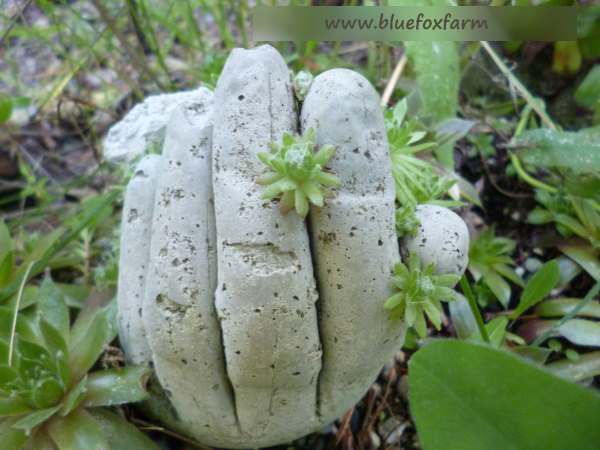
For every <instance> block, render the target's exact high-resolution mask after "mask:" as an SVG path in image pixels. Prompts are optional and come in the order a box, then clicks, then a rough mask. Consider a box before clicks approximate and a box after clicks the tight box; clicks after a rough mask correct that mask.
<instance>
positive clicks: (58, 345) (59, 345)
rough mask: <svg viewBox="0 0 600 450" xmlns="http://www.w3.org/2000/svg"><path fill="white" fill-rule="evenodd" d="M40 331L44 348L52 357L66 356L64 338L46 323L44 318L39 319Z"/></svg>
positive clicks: (66, 350)
mask: <svg viewBox="0 0 600 450" xmlns="http://www.w3.org/2000/svg"><path fill="white" fill-rule="evenodd" d="M40 330H41V332H42V336H44V342H45V343H46V348H47V349H48V351H49V352H50V354H51V355H52V356H53V357H57V355H59V354H61V355H67V354H68V349H67V342H66V341H65V339H64V336H63V335H61V333H60V332H59V331H58V330H57V329H56V328H55V327H54V326H53V325H51V324H50V323H48V322H47V321H46V319H45V318H44V317H40Z"/></svg>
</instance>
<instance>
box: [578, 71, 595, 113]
mask: <svg viewBox="0 0 600 450" xmlns="http://www.w3.org/2000/svg"><path fill="white" fill-rule="evenodd" d="M575 101H576V102H577V103H578V104H580V105H581V106H585V107H587V108H595V107H596V106H597V105H598V104H599V102H600V64H596V65H595V66H594V67H592V70H590V71H589V72H588V74H587V75H586V76H585V78H584V79H583V81H582V82H581V84H580V85H579V86H578V87H577V90H576V91H575Z"/></svg>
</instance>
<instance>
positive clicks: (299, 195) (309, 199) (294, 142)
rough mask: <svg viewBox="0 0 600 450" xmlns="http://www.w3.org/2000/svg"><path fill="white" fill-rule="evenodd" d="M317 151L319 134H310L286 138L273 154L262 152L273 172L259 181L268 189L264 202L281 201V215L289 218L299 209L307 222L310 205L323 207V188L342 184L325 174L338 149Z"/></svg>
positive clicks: (329, 147) (324, 147)
mask: <svg viewBox="0 0 600 450" xmlns="http://www.w3.org/2000/svg"><path fill="white" fill-rule="evenodd" d="M314 150H315V132H314V130H312V129H311V130H308V131H307V132H306V133H304V135H302V136H292V135H290V134H284V135H283V140H282V143H281V145H279V144H276V143H271V152H261V153H259V155H258V157H259V158H260V160H261V161H262V162H263V163H265V164H266V165H267V166H269V169H271V170H270V171H269V172H268V173H266V174H265V175H263V176H261V177H260V178H259V179H258V180H257V181H258V183H259V184H262V185H265V186H267V187H266V188H265V190H264V191H263V193H262V195H261V198H263V199H265V200H271V199H273V198H279V201H280V206H281V211H282V212H283V213H284V214H287V213H288V212H289V211H291V210H292V209H295V210H296V212H297V213H298V215H299V216H300V217H302V218H305V217H306V215H307V214H308V211H309V203H312V204H313V205H315V206H318V207H322V206H323V202H324V196H325V194H324V191H323V186H337V185H339V183H340V180H339V179H338V178H337V177H336V176H335V175H333V174H331V173H329V172H326V171H325V170H324V167H325V164H327V162H328V161H329V160H330V159H331V157H332V156H333V153H334V152H335V148H334V147H333V146H332V145H323V146H321V147H320V148H319V149H318V151H317V152H315V151H314Z"/></svg>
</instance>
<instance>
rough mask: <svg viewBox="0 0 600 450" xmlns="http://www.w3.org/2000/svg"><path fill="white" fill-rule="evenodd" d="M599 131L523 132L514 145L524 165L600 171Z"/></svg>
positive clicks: (586, 171)
mask: <svg viewBox="0 0 600 450" xmlns="http://www.w3.org/2000/svg"><path fill="white" fill-rule="evenodd" d="M599 133H600V131H595V130H594V129H588V131H585V130H580V131H577V132H575V131H554V130H550V129H547V128H536V129H533V130H527V131H524V132H523V133H521V134H520V135H519V137H518V138H517V139H515V141H514V142H513V143H512V144H511V146H513V147H517V148H519V149H520V150H519V151H518V155H519V157H520V158H521V159H522V161H523V162H524V163H525V164H529V165H532V166H535V167H540V168H546V169H566V170H570V171H572V172H574V173H576V174H586V173H591V174H594V173H595V174H598V173H600V140H599V139H598V134H599Z"/></svg>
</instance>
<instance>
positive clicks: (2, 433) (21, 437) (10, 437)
mask: <svg viewBox="0 0 600 450" xmlns="http://www.w3.org/2000/svg"><path fill="white" fill-rule="evenodd" d="M14 422H15V419H8V420H3V421H0V442H1V443H2V450H22V449H23V446H24V445H25V443H26V442H27V440H28V439H29V437H28V436H27V435H26V434H25V432H24V431H22V430H15V429H14V428H13V427H12V425H13V424H14Z"/></svg>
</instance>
